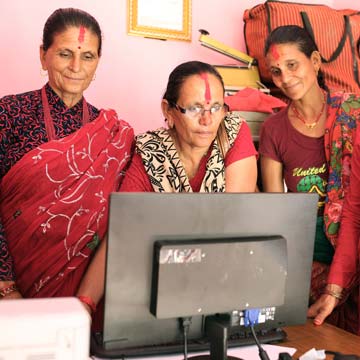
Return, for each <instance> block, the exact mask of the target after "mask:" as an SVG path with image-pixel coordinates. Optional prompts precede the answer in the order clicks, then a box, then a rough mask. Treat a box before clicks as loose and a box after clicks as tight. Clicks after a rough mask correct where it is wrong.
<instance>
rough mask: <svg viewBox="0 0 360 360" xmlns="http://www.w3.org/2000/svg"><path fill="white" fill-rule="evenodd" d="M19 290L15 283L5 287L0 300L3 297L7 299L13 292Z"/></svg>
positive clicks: (0, 293)
mask: <svg viewBox="0 0 360 360" xmlns="http://www.w3.org/2000/svg"><path fill="white" fill-rule="evenodd" d="M18 290H19V289H18V288H17V286H16V284H15V283H12V284H10V285H8V286H5V287H3V288H1V289H0V298H1V297H5V296H6V295H9V294H11V293H12V292H13V291H18Z"/></svg>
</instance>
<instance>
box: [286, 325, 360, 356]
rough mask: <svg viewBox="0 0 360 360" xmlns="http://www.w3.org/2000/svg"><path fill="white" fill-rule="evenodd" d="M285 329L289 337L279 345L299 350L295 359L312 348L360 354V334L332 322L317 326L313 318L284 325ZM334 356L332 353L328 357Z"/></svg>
mask: <svg viewBox="0 0 360 360" xmlns="http://www.w3.org/2000/svg"><path fill="white" fill-rule="evenodd" d="M284 330H285V331H286V333H287V334H288V338H287V340H286V341H284V342H281V344H279V345H284V346H289V347H294V348H296V349H297V350H298V351H297V352H296V353H295V354H294V355H293V358H294V359H297V358H298V357H299V356H301V355H303V354H304V353H305V352H307V351H308V350H310V349H311V348H315V349H316V350H322V349H324V350H332V351H338V352H341V353H344V354H351V355H358V356H360V336H356V335H354V334H352V333H349V332H347V331H344V330H342V329H339V328H337V327H335V326H332V325H330V324H326V323H325V324H323V325H321V326H315V325H314V324H313V323H312V321H311V320H308V322H307V323H306V324H305V325H299V326H289V327H284ZM332 358H333V356H332V355H331V356H330V355H328V356H327V357H326V359H332Z"/></svg>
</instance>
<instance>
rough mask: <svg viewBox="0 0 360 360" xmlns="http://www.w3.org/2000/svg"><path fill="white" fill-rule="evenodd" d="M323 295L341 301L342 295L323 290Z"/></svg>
mask: <svg viewBox="0 0 360 360" xmlns="http://www.w3.org/2000/svg"><path fill="white" fill-rule="evenodd" d="M324 294H328V295H330V296H332V297H334V298H335V299H337V300H341V299H342V293H341V292H339V291H333V290H329V289H325V291H324Z"/></svg>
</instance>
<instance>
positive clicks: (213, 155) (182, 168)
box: [120, 61, 257, 192]
mask: <svg viewBox="0 0 360 360" xmlns="http://www.w3.org/2000/svg"><path fill="white" fill-rule="evenodd" d="M224 92H225V91H224V83H223V80H222V78H221V76H220V74H219V73H218V72H217V71H216V69H215V68H214V67H212V66H211V65H209V64H206V63H203V62H199V61H190V62H186V63H183V64H181V65H179V66H177V67H176V68H175V69H174V70H173V71H172V73H171V74H170V76H169V80H168V85H167V89H166V91H165V94H164V96H163V100H162V102H161V107H162V111H163V114H164V116H165V121H166V122H167V125H168V127H167V128H163V127H162V128H159V129H157V130H153V131H147V132H146V133H143V134H140V135H138V136H137V137H136V153H135V154H134V156H133V159H132V163H131V165H130V167H129V169H128V171H127V172H126V174H125V178H124V181H123V183H122V185H121V188H120V191H133V192H225V191H227V192H254V191H255V188H256V179H257V165H256V156H257V152H256V150H255V147H254V144H253V142H252V139H251V134H250V130H249V127H248V126H247V124H246V123H245V122H244V121H243V120H242V119H241V118H239V117H238V116H235V115H234V114H232V113H228V108H227V106H226V104H225V103H224Z"/></svg>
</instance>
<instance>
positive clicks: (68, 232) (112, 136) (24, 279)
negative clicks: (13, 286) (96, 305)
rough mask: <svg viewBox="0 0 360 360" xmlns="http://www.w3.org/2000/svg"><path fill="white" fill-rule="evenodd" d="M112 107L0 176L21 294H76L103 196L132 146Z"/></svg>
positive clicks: (98, 228) (100, 227)
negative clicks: (2, 176) (0, 177)
mask: <svg viewBox="0 0 360 360" xmlns="http://www.w3.org/2000/svg"><path fill="white" fill-rule="evenodd" d="M133 137H134V134H133V129H132V128H131V127H130V126H129V125H128V124H127V123H126V122H124V121H122V120H119V119H118V118H117V115H116V113H115V112H114V111H112V110H110V111H101V112H100V115H99V117H98V118H97V119H96V120H94V121H93V122H91V123H88V124H86V125H85V126H84V127H82V128H81V129H80V130H78V131H76V132H75V133H73V134H71V135H70V136H68V137H66V138H62V139H60V140H52V141H49V142H47V143H45V144H42V145H41V146H39V147H37V148H35V149H33V150H32V151H30V152H28V153H27V154H25V155H24V156H23V158H22V159H21V160H20V161H18V162H17V163H16V164H15V165H14V166H13V167H12V168H11V169H10V171H9V172H8V173H7V174H6V175H5V176H4V178H3V179H2V183H1V187H0V199H1V204H0V214H1V218H2V220H3V225H4V228H5V232H6V237H7V241H8V246H9V250H10V252H11V254H12V256H13V259H14V266H15V273H16V277H17V280H16V283H17V285H18V287H19V289H20V292H21V294H22V295H23V296H24V297H52V296H74V295H75V294H76V291H77V289H78V286H79V284H80V281H81V279H82V277H83V275H84V272H85V271H86V268H87V266H88V264H89V262H90V260H91V258H92V254H93V253H94V252H95V249H96V247H97V245H98V244H99V242H100V241H101V240H102V239H103V238H104V235H105V233H106V228H107V219H108V214H107V212H108V199H109V194H110V193H111V192H113V191H116V190H117V189H118V187H119V183H120V180H121V179H122V174H123V171H124V169H125V167H126V166H127V164H128V161H129V160H130V156H131V151H132V146H133Z"/></svg>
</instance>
